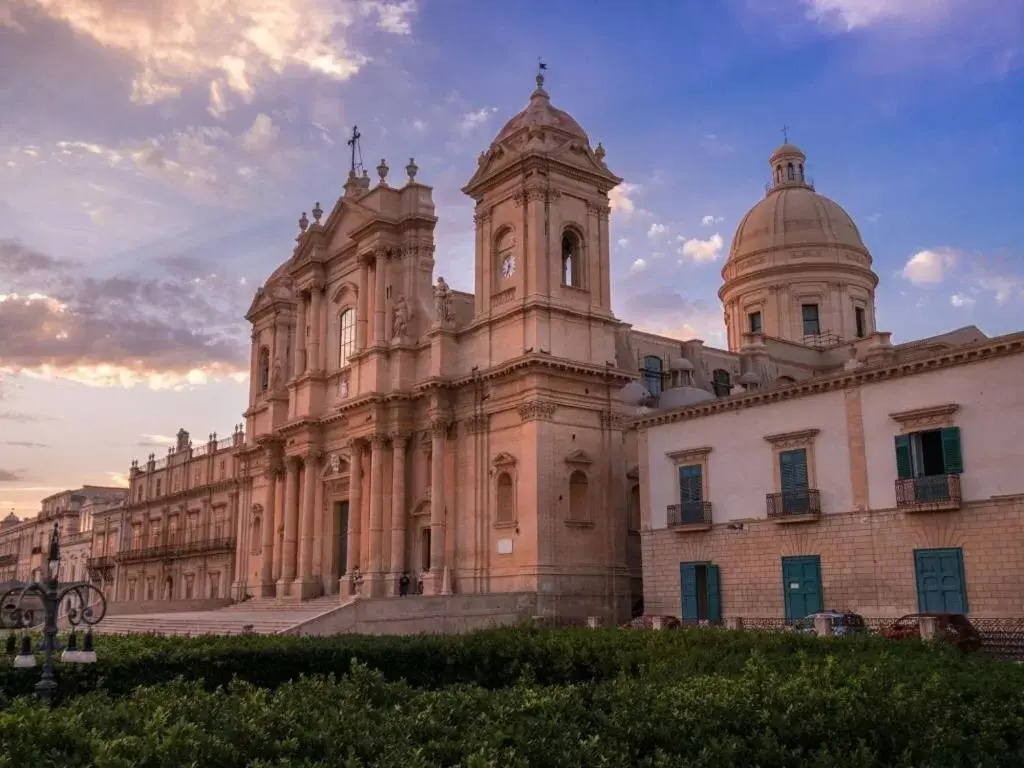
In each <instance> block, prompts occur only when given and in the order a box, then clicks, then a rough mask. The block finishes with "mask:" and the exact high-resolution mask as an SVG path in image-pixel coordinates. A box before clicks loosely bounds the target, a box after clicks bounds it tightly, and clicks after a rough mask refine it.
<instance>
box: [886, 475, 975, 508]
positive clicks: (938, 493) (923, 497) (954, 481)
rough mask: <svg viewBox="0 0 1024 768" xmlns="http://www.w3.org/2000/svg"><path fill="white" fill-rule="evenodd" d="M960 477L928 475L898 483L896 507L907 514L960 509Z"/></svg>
mask: <svg viewBox="0 0 1024 768" xmlns="http://www.w3.org/2000/svg"><path fill="white" fill-rule="evenodd" d="M962 501H963V497H962V495H961V492H960V475H927V476H925V477H910V478H905V479H900V480H897V481H896V506H897V507H898V508H899V509H903V510H906V511H907V512H943V511H946V510H950V509H960V506H961V502H962Z"/></svg>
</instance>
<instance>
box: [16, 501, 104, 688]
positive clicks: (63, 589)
mask: <svg viewBox="0 0 1024 768" xmlns="http://www.w3.org/2000/svg"><path fill="white" fill-rule="evenodd" d="M59 571H60V524H59V523H58V522H57V521H54V523H53V534H52V535H51V536H50V553H49V558H48V559H47V563H46V575H45V577H44V578H43V579H42V580H40V581H33V582H18V583H16V584H15V585H14V586H13V587H11V588H10V589H8V590H7V591H6V592H5V593H4V594H3V596H2V597H0V626H2V627H4V628H6V629H9V630H11V634H10V635H8V637H7V654H8V655H9V656H14V666H15V667H19V668H31V667H34V666H35V665H36V656H35V653H34V652H33V650H32V642H31V639H30V638H29V635H28V629H29V628H30V627H33V626H35V625H36V624H37V623H38V621H39V615H38V613H39V609H38V608H37V607H36V604H35V603H36V601H38V602H39V603H41V604H42V612H43V615H42V620H43V646H42V649H43V674H42V677H41V678H40V679H39V682H38V683H36V696H38V697H39V699H40V700H41V701H44V702H46V703H47V704H52V703H53V695H54V692H55V691H56V690H57V681H56V679H55V678H54V675H53V663H54V658H53V656H54V654H55V653H56V652H57V651H59V650H63V653H62V654H61V661H63V662H66V663H72V664H91V663H92V662H94V661H96V652H95V651H94V650H93V645H92V627H93V625H95V624H98V623H99V622H101V621H102V620H103V617H104V615H106V612H107V598H106V597H105V596H104V595H103V592H102V591H100V589H99V588H98V587H95V586H93V585H92V584H90V583H89V582H84V581H83V582H74V583H72V584H68V585H66V586H61V585H60V584H59V583H58V580H57V578H58V575H59ZM61 608H63V609H64V613H65V618H66V619H67V621H68V624H70V625H71V631H70V632H69V633H68V643H67V645H66V646H64V648H63V649H61V648H60V647H59V646H58V638H57V633H58V627H57V619H58V617H59V616H60V611H61ZM80 625H84V626H85V627H86V632H85V637H84V638H83V646H82V648H81V649H79V647H78V638H77V635H76V627H78V626H80ZM18 630H22V631H24V632H25V634H24V635H23V636H22V638H21V648H20V651H19V653H18V654H17V656H15V653H14V652H15V649H16V646H17V642H16V639H15V632H16V631H18Z"/></svg>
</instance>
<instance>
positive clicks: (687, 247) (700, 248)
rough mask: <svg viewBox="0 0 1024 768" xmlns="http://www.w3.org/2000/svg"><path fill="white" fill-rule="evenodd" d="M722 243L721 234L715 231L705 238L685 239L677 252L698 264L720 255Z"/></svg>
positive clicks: (712, 259) (713, 259)
mask: <svg viewBox="0 0 1024 768" xmlns="http://www.w3.org/2000/svg"><path fill="white" fill-rule="evenodd" d="M724 244H725V242H724V241H723V240H722V236H721V235H720V234H718V233H717V232H716V233H715V234H713V235H712V236H711V237H709V238H708V239H707V240H699V239H697V238H692V239H690V240H687V241H686V242H685V243H683V247H682V248H680V249H679V254H680V255H681V256H683V257H684V258H687V259H690V260H691V261H694V262H697V263H698V264H699V263H703V262H706V261H715V260H716V259H718V258H719V257H720V256H721V255H722V246H723V245H724Z"/></svg>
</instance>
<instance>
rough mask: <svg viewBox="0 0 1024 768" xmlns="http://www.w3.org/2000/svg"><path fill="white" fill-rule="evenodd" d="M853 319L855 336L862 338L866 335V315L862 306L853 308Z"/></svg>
mask: <svg viewBox="0 0 1024 768" xmlns="http://www.w3.org/2000/svg"><path fill="white" fill-rule="evenodd" d="M853 319H854V320H855V321H856V323H857V338H858V339H863V338H864V337H865V336H867V335H868V326H867V316H866V315H865V314H864V307H854V308H853Z"/></svg>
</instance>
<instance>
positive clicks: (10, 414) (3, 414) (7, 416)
mask: <svg viewBox="0 0 1024 768" xmlns="http://www.w3.org/2000/svg"><path fill="white" fill-rule="evenodd" d="M2 362H3V358H0V364H2ZM49 420H50V417H49V416H41V415H39V414H35V413H21V412H19V411H0V421H13V422H14V423H16V424H31V423H32V422H36V421H49Z"/></svg>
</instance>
